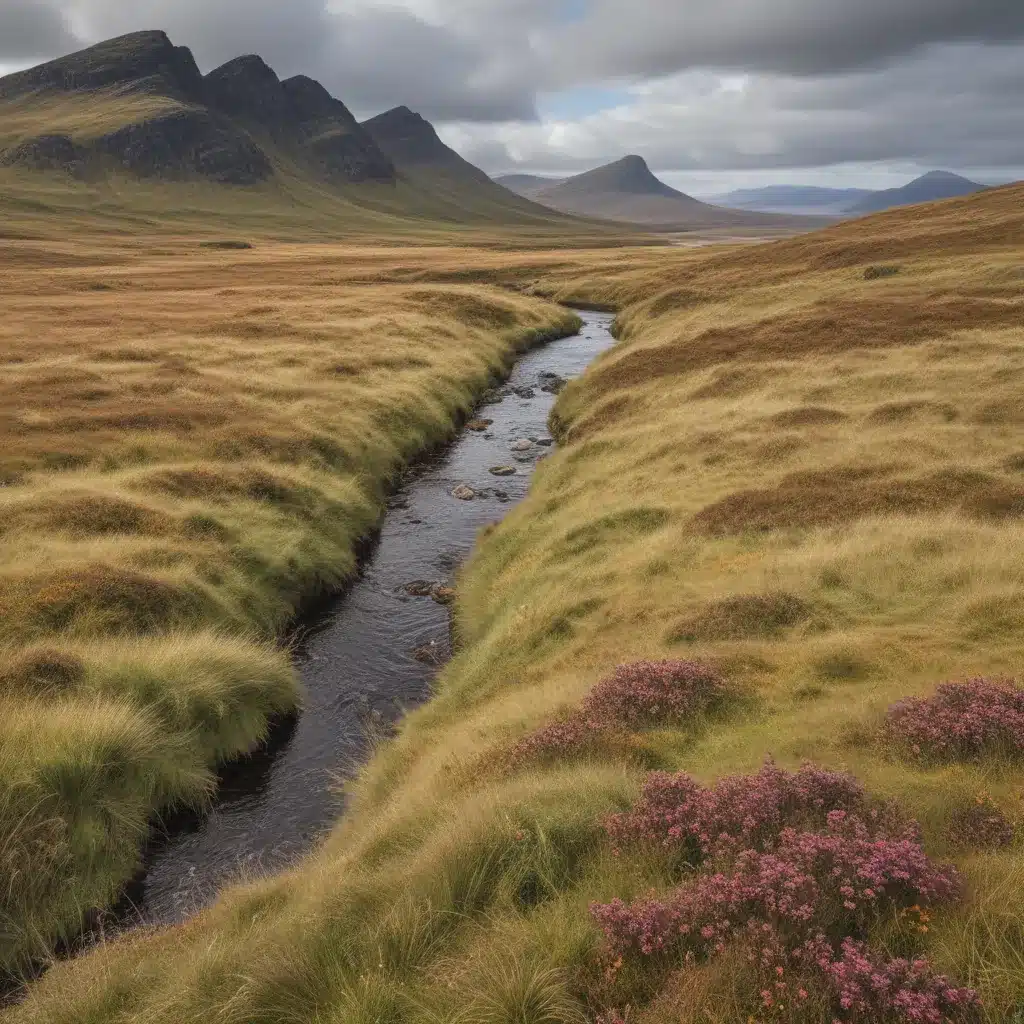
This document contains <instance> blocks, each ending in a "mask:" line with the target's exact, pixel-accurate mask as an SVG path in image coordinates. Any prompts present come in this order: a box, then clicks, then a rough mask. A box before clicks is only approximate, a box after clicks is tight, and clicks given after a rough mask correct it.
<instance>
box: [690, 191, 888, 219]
mask: <svg viewBox="0 0 1024 1024" xmlns="http://www.w3.org/2000/svg"><path fill="white" fill-rule="evenodd" d="M870 195H872V191H871V189H866V188H819V187H817V186H814V185H768V186H766V187H765V188H740V189H736V190H735V191H733V192H726V193H724V194H723V195H714V196H702V197H701V198H702V199H703V200H704V201H705V202H708V203H713V204H714V205H716V206H727V207H729V208H730V209H734V210H760V211H763V212H765V213H795V214H802V213H816V214H825V215H831V214H834V215H839V214H842V213H845V212H846V210H848V209H849V208H850V207H851V206H852V205H853V204H854V203H857V202H860V201H861V200H863V199H866V198H867V197H868V196H870Z"/></svg>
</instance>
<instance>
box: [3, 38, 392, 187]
mask: <svg viewBox="0 0 1024 1024" xmlns="http://www.w3.org/2000/svg"><path fill="white" fill-rule="evenodd" d="M272 151H277V154H276V155H285V156H287V157H289V158H291V159H293V160H295V161H297V162H298V163H300V164H301V165H304V166H305V167H306V169H307V170H309V171H312V172H314V173H316V174H318V175H320V176H323V177H324V178H326V179H335V180H338V179H341V180H344V181H364V180H367V179H371V180H374V181H384V182H392V181H394V177H395V170H394V167H393V166H392V165H391V162H390V161H389V160H388V159H387V157H385V156H384V154H383V153H381V152H380V150H379V149H378V148H377V146H376V145H375V144H374V142H373V140H372V139H370V137H369V136H368V135H367V134H366V133H365V132H364V131H363V130H362V129H361V128H360V127H359V125H358V124H357V123H356V120H355V118H354V117H353V116H352V115H351V114H350V113H349V111H348V110H347V109H346V108H345V106H344V104H342V103H341V102H340V101H338V100H335V99H333V98H332V97H331V96H330V95H329V94H328V93H327V91H326V90H325V89H324V88H323V87H322V86H320V85H318V84H317V83H316V82H313V81H312V80H311V79H303V78H298V79H291V80H289V81H288V82H282V81H281V80H280V79H279V78H278V77H277V75H276V74H275V73H274V72H273V70H271V68H269V67H268V66H267V65H266V64H265V63H264V62H263V61H262V60H261V59H260V58H259V57H256V56H246V57H239V58H238V59H236V60H233V61H231V62H229V63H228V64H225V65H223V67H220V68H217V69H216V70H214V71H211V72H210V74H208V75H206V76H205V77H204V76H203V75H202V74H201V73H200V71H199V68H198V66H197V65H196V62H195V60H194V59H193V57H192V54H191V52H190V51H189V50H188V48H187V47H184V46H175V45H174V44H173V43H172V42H171V41H170V39H169V38H168V37H167V35H166V34H165V33H163V32H136V33H132V34H131V35H126V36H120V37H118V38H117V39H111V40H107V41H106V42H103V43H99V44H98V45H96V46H91V47H89V48H88V49H86V50H82V51H80V52H78V53H74V54H71V55H70V56H68V57H63V58H60V59H58V60H54V61H50V62H49V63H47V64H42V65H40V66H39V67H36V68H31V69H29V70H28V71H23V72H20V73H18V74H14V75H9V76H7V77H6V78H2V79H0V164H2V165H7V166H20V167H25V168H29V169H32V170H54V171H64V172H67V173H71V174H72V175H74V176H76V177H82V178H90V177H98V176H102V175H104V174H107V173H109V172H111V171H114V170H116V171H121V172H124V171H128V172H129V173H132V174H135V175H140V176H143V177H157V178H171V179H177V178H186V177H194V176H198V177H201V178H207V179H211V180H213V181H215V182H219V183H222V184H234V185H251V184H255V183H257V182H261V181H265V180H266V179H268V178H269V177H271V176H272V174H273V173H274V155H275V153H274V152H272Z"/></svg>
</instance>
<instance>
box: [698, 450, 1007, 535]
mask: <svg viewBox="0 0 1024 1024" xmlns="http://www.w3.org/2000/svg"><path fill="white" fill-rule="evenodd" d="M886 476H887V473H886V470H885V469H884V468H875V467H869V466H837V467H833V468H832V469H829V470H822V471H820V472H817V471H809V472H801V473H795V474H793V475H791V476H789V477H786V478H784V479H783V480H782V482H781V483H780V484H779V486H778V487H775V488H772V489H771V490H749V491H736V492H734V493H732V494H730V495H728V496H727V497H725V498H722V499H721V500H719V501H717V502H715V503H713V504H711V505H708V506H707V507H706V508H703V509H701V511H700V512H698V513H697V515H695V516H694V517H693V519H692V520H691V521H690V522H691V525H692V526H693V528H694V529H696V530H699V531H701V532H703V533H708V534H711V535H712V536H723V535H725V534H730V533H744V532H746V531H754V532H765V531H769V530H784V529H789V528H807V527H812V526H826V525H830V524H833V523H843V522H850V521H852V520H856V519H861V518H863V517H865V516H872V515H875V516H887V515H905V516H914V515H920V514H922V513H931V514H935V513H942V512H959V513H961V514H963V515H966V516H971V517H974V518H978V519H990V518H992V519H1001V518H1006V517H1017V516H1021V515H1024V488H1021V487H1017V486H1015V485H1014V484H1012V483H1011V482H1010V481H1007V480H1003V479H1001V478H999V477H995V476H992V475H990V474H988V473H981V472H978V471H977V470H967V469H963V470H961V469H946V470H940V471H938V472H935V473H929V474H927V475H925V476H917V477H897V478H895V479H893V478H888V479H887V478H886ZM880 478H881V479H880Z"/></svg>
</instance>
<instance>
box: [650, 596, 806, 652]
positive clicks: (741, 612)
mask: <svg viewBox="0 0 1024 1024" xmlns="http://www.w3.org/2000/svg"><path fill="white" fill-rule="evenodd" d="M812 611H813V609H812V608H811V606H810V605H808V604H807V602H806V601H803V600H801V599H800V598H799V597H797V596H796V595H795V594H787V593H784V592H777V593H772V594H741V595H738V596H736V597H724V598H719V599H718V600H715V601H710V602H708V603H707V604H706V605H705V606H704V607H703V608H701V609H700V610H699V611H698V612H697V613H696V614H695V615H693V616H691V617H690V618H688V619H687V620H685V621H684V622H682V623H680V624H679V625H678V626H677V627H676V629H675V630H674V632H673V634H672V637H671V640H670V642H672V643H678V642H685V643H701V642H708V641H716V640H750V639H755V638H761V639H763V638H767V637H774V636H778V635H779V634H780V633H782V632H783V631H784V630H786V629H789V628H791V627H792V626H797V625H799V624H800V623H801V622H806V621H807V620H808V619H809V618H810V617H811V614H812Z"/></svg>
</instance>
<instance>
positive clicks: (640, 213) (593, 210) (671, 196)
mask: <svg viewBox="0 0 1024 1024" xmlns="http://www.w3.org/2000/svg"><path fill="white" fill-rule="evenodd" d="M533 198H534V199H535V200H536V201H537V202H539V203H543V204H544V205H545V206H550V207H552V208H553V209H556V210H561V211H563V212H565V213H572V214H576V215H579V216H586V217H601V218H603V219H605V220H613V221H625V222H628V223H631V224H640V225H643V226H645V227H649V228H653V229H656V230H663V231H688V230H693V229H697V228H736V229H743V228H770V227H777V228H795V227H807V228H808V229H810V228H812V227H816V226H818V225H819V224H821V223H824V221H822V220H817V221H816V220H814V219H813V218H809V217H808V218H798V217H788V216H782V215H779V214H771V213H752V212H748V211H744V210H727V209H724V208H722V207H719V206H711V205H709V204H708V203H702V202H701V201H700V200H699V199H694V198H693V197H692V196H688V195H686V194H685V193H683V192H679V191H677V190H676V189H674V188H671V187H670V186H669V185H666V184H665V183H664V182H663V181H660V180H659V179H658V178H656V177H655V176H654V174H652V173H651V169H650V168H649V167H648V166H647V163H646V161H645V160H644V159H643V157H639V156H627V157H623V158H622V159H621V160H616V161H615V162H614V163H611V164H607V165H605V166H604V167H598V168H596V169H595V170H592V171H587V172H586V173H585V174H579V175H577V176H576V177H574V178H568V179H567V180H565V181H563V182H559V183H558V184H556V185H551V186H548V187H547V188H544V189H541V190H539V191H537V192H535V193H534V194H533Z"/></svg>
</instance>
